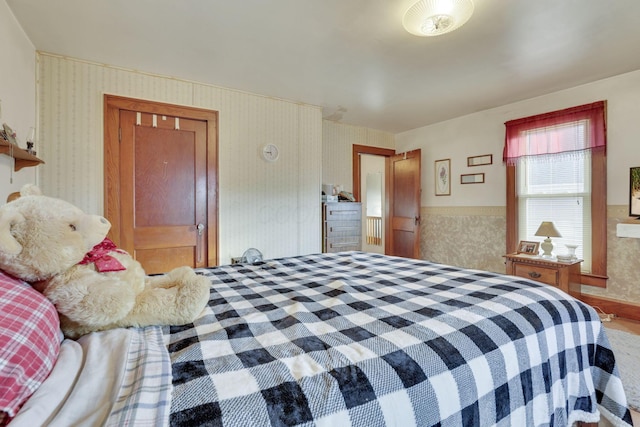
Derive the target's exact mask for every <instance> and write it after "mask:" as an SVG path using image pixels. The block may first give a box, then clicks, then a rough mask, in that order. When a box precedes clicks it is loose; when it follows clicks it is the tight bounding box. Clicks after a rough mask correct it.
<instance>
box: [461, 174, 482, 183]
mask: <svg viewBox="0 0 640 427" xmlns="http://www.w3.org/2000/svg"><path fill="white" fill-rule="evenodd" d="M460 184H484V173H468V174H464V175H460Z"/></svg>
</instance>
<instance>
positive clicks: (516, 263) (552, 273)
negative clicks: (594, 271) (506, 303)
mask: <svg viewBox="0 0 640 427" xmlns="http://www.w3.org/2000/svg"><path fill="white" fill-rule="evenodd" d="M504 257H505V258H506V260H507V274H510V275H512V276H519V277H524V278H526V279H531V280H536V281H538V282H542V283H546V284H547V285H552V286H555V287H558V288H560V289H561V290H563V291H565V292H566V293H568V294H569V295H571V296H573V297H575V298H580V264H581V263H582V260H581V259H576V260H574V261H571V262H558V261H555V260H554V259H549V258H542V257H539V256H531V255H521V254H508V255H504Z"/></svg>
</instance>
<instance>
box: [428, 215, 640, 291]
mask: <svg viewBox="0 0 640 427" xmlns="http://www.w3.org/2000/svg"><path fill="white" fill-rule="evenodd" d="M627 212H628V207H627V206H609V207H608V212H607V216H608V220H607V222H608V226H607V233H608V238H607V273H608V275H609V280H608V283H607V288H606V289H603V288H597V287H592V286H583V287H582V292H584V293H589V294H594V295H598V296H603V297H607V298H613V299H617V300H622V301H627V302H634V303H640V286H638V285H639V284H640V269H639V268H638V265H639V263H638V259H640V239H629V238H619V237H617V236H616V225H617V224H618V223H619V222H622V221H625V220H627V219H628V216H627ZM422 218H423V221H422V225H421V256H422V258H423V259H426V260H430V261H434V262H439V263H443V264H450V265H456V266H460V267H465V268H474V269H480V270H488V271H494V272H498V273H504V272H505V265H504V260H503V258H502V255H504V251H505V240H506V235H505V229H506V208H505V207H500V206H497V207H449V208H428V207H423V208H422Z"/></svg>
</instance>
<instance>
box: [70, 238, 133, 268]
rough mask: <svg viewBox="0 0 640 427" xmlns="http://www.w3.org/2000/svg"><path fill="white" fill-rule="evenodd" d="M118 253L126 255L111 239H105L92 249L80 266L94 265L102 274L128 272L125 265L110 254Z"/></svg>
mask: <svg viewBox="0 0 640 427" xmlns="http://www.w3.org/2000/svg"><path fill="white" fill-rule="evenodd" d="M113 251H115V252H118V253H121V254H126V252H125V251H123V250H120V249H118V247H117V246H116V244H115V243H113V242H112V241H111V240H110V239H109V238H107V237H105V238H104V240H103V241H102V242H100V243H98V244H97V245H95V246H94V247H93V249H91V251H89V252H88V253H87V254H86V255H85V256H84V258H83V259H82V261H80V262H79V263H78V264H91V263H94V264H95V266H96V270H98V271H99V272H100V273H106V272H109V271H122V270H126V268H125V267H124V265H122V264H121V263H120V261H118V260H117V259H115V258H114V257H112V256H111V255H109V253H110V252H113Z"/></svg>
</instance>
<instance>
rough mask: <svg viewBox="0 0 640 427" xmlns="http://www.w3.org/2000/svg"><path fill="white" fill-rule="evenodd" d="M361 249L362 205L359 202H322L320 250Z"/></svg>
mask: <svg viewBox="0 0 640 427" xmlns="http://www.w3.org/2000/svg"><path fill="white" fill-rule="evenodd" d="M361 249H362V205H361V203H359V202H325V203H323V204H322V252H341V251H359V250H361Z"/></svg>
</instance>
